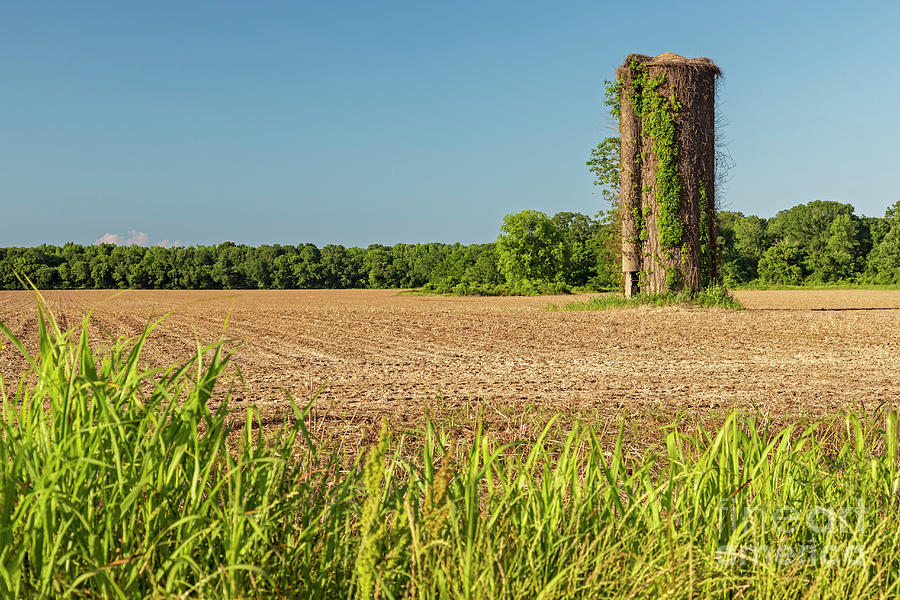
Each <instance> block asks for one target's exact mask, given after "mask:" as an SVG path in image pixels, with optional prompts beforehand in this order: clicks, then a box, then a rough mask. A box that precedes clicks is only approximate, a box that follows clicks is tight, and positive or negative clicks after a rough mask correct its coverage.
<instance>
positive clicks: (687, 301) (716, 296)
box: [547, 285, 744, 310]
mask: <svg viewBox="0 0 900 600" xmlns="http://www.w3.org/2000/svg"><path fill="white" fill-rule="evenodd" d="M637 306H699V307H705V308H725V309H729V310H742V309H743V308H744V307H743V305H741V303H740V302H738V301H737V300H736V299H735V298H734V297H733V296H732V295H731V294H730V293H728V290H727V289H726V288H725V287H724V286H720V285H714V286H710V287H707V288H704V289H702V290H700V291H697V292H691V291H682V292H678V293H675V292H667V293H662V294H637V295H635V296H632V297H631V298H626V297H624V296H621V295H619V294H609V295H605V296H595V297H593V298H591V299H590V300H587V301H585V302H569V303H568V304H564V305H563V306H559V305H556V304H551V305H550V306H548V307H547V310H610V309H614V308H633V307H637Z"/></svg>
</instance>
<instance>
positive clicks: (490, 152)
mask: <svg viewBox="0 0 900 600" xmlns="http://www.w3.org/2000/svg"><path fill="white" fill-rule="evenodd" d="M898 24H900V8H898V4H897V3H896V2H883V3H874V2H873V3H870V2H853V3H851V2H847V3H845V4H843V6H836V5H835V4H834V3H827V2H809V3H795V2H789V3H785V2H741V3H736V2H714V3H712V2H711V3H690V2H671V1H667V2H659V3H654V2H635V3H627V2H614V3H608V4H604V3H598V2H594V3H559V2H515V3H513V2H508V3H499V2H493V3H488V2H477V3H476V2H471V3H467V2H462V3H461V2H453V3H435V2H421V1H416V2H403V3H400V2H359V3H351V2H308V3H302V2H300V3H297V2H286V3H271V2H210V3H204V2H143V3H134V2H120V1H117V2H78V3H75V2H20V3H11V2H7V3H4V5H3V6H2V8H0V82H2V83H0V246H8V245H34V244H39V243H41V242H48V243H63V242H66V241H69V240H72V241H76V242H82V243H91V242H93V241H94V240H96V239H98V238H100V237H101V236H103V235H104V234H113V235H117V236H119V238H120V239H123V240H124V239H127V238H128V237H132V236H136V237H135V238H134V239H139V240H142V241H144V240H145V241H146V243H150V244H153V243H158V242H160V241H163V240H168V241H170V242H171V241H174V240H179V241H181V242H182V243H185V244H194V243H217V242H220V241H223V240H233V241H236V242H243V243H249V244H254V245H255V244H262V243H298V242H305V241H312V242H314V243H317V244H319V245H321V244H325V243H329V242H330V243H343V244H346V245H351V244H352V245H367V244H369V243H373V242H379V243H395V242H420V241H447V242H451V241H462V242H484V241H490V240H493V239H495V237H496V235H497V233H498V229H499V224H500V220H501V218H502V217H503V215H504V214H506V213H510V212H517V211H519V210H522V209H525V208H533V209H538V210H543V211H545V212H547V213H551V214H552V213H555V212H558V211H562V210H572V211H578V212H583V213H587V214H594V213H596V212H597V211H598V209H600V208H602V206H601V204H600V198H599V196H598V195H596V194H594V189H593V186H592V185H591V177H590V175H589V174H588V172H587V170H586V167H585V166H584V161H585V160H586V158H587V156H588V154H589V152H590V149H591V147H592V146H594V145H595V144H596V143H597V142H598V141H599V139H600V138H602V137H605V136H607V135H610V134H611V132H612V124H611V121H610V120H609V118H608V117H607V116H606V114H605V113H604V107H603V104H602V101H603V80H604V79H608V78H611V77H612V75H613V71H614V70H615V67H616V66H617V65H618V64H619V63H620V62H621V61H622V59H623V58H624V57H625V56H626V55H627V54H629V53H631V52H640V53H644V54H658V53H660V52H664V51H672V52H676V53H679V54H683V55H686V56H709V57H711V58H712V59H713V60H715V61H716V62H717V63H719V65H720V66H721V67H722V69H723V70H724V72H725V78H724V81H723V82H722V87H721V91H720V96H719V106H718V108H719V113H720V114H721V115H723V116H724V117H725V119H726V120H727V123H728V126H727V128H726V130H725V132H724V133H725V137H726V138H727V139H728V140H729V150H730V152H731V155H732V157H733V158H734V161H735V163H736V164H735V167H734V169H733V170H732V173H731V181H730V183H729V185H728V187H727V189H726V190H725V198H724V200H725V206H726V208H730V209H732V210H740V211H743V212H745V213H755V214H759V215H762V216H771V215H773V214H775V213H776V212H777V211H778V210H780V209H782V208H787V207H789V206H792V205H794V204H798V203H801V202H808V201H810V200H814V199H823V200H837V201H841V202H850V203H852V204H853V205H854V206H856V208H857V212H858V213H861V214H868V215H881V214H883V212H884V209H885V207H886V206H887V205H888V204H891V203H893V202H895V201H897V200H900V189H898V184H897V174H898V173H900V111H898V108H897V103H898V99H900V68H898V59H900V35H898V34H897V26H898ZM129 232H132V233H129ZM141 234H144V235H141Z"/></svg>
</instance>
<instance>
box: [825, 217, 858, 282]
mask: <svg viewBox="0 0 900 600" xmlns="http://www.w3.org/2000/svg"><path fill="white" fill-rule="evenodd" d="M859 229H860V227H859V224H858V222H857V220H855V219H853V218H852V217H851V215H848V214H846V213H845V214H841V215H838V216H837V217H835V219H834V220H833V221H832V222H831V225H830V226H829V228H828V233H829V235H828V241H827V242H826V243H825V251H824V252H823V254H822V257H821V259H820V260H819V261H818V276H819V278H820V279H821V281H823V282H833V281H842V280H848V279H851V278H853V276H854V275H855V274H856V273H857V272H858V271H859V265H858V261H859V259H860V257H859V253H858V249H859Z"/></svg>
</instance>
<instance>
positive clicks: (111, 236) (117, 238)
mask: <svg viewBox="0 0 900 600" xmlns="http://www.w3.org/2000/svg"><path fill="white" fill-rule="evenodd" d="M94 243H95V244H115V245H117V246H118V245H119V244H121V243H122V236H121V235H119V234H118V233H104V234H103V235H102V236H100V237H98V238H97V239H96V240H94Z"/></svg>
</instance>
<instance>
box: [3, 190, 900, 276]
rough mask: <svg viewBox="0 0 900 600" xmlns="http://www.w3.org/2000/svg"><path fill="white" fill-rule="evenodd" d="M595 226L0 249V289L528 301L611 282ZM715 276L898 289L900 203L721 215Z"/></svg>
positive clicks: (609, 229)
mask: <svg viewBox="0 0 900 600" xmlns="http://www.w3.org/2000/svg"><path fill="white" fill-rule="evenodd" d="M614 229H615V226H614V225H613V219H612V218H611V215H610V214H609V213H607V212H601V213H600V214H598V215H597V216H596V217H588V216H586V215H582V214H578V213H569V212H563V213H559V214H557V215H554V216H552V217H550V216H548V215H545V214H544V213H541V212H538V211H532V210H526V211H522V212H520V213H516V214H512V215H507V216H506V217H505V218H504V220H503V224H502V226H501V233H500V236H499V237H498V239H497V241H496V242H493V243H488V244H472V245H463V244H441V243H431V244H396V245H394V246H382V245H379V244H373V245H371V246H369V247H367V248H356V247H350V248H345V247H344V246H340V245H334V244H329V245H326V246H324V247H322V248H317V247H316V246H315V245H313V244H301V245H297V246H290V245H266V246H258V247H251V246H245V245H237V244H234V243H232V242H225V243H223V244H219V245H217V246H190V247H175V248H163V247H158V246H154V247H143V246H115V245H112V244H99V245H91V246H83V245H79V244H74V243H68V244H66V245H64V246H50V245H41V246H38V247H35V248H2V249H0V288H3V289H22V287H23V286H22V283H21V282H20V281H19V279H18V278H17V276H16V274H17V273H18V274H22V275H24V276H26V277H27V278H28V279H30V280H31V281H32V282H34V284H35V285H36V286H37V287H38V288H41V289H86V288H98V289H108V288H137V289H248V288H250V289H297V288H327V289H334V288H419V287H424V288H425V289H426V290H430V291H436V292H453V293H459V294H532V293H546V292H566V291H570V290H571V289H573V288H580V289H590V290H603V289H614V288H616V287H618V286H619V285H620V281H621V273H620V271H621V266H620V255H619V252H618V243H619V242H618V240H619V235H618V232H616V231H615V230H614ZM718 244H719V247H720V251H721V253H720V257H721V260H720V274H721V275H722V278H723V280H724V283H725V284H726V285H728V286H736V285H746V284H750V285H752V284H755V283H758V284H764V285H771V284H774V285H800V284H806V283H814V284H828V283H841V282H846V283H875V284H900V202H897V203H895V204H894V205H893V206H891V207H890V208H888V209H887V211H886V212H885V215H884V217H861V216H857V215H856V214H854V208H853V206H851V205H850V204H841V203H838V202H828V201H819V200H817V201H814V202H810V203H808V204H800V205H797V206H795V207H793V208H790V209H788V210H783V211H781V212H779V213H778V214H777V215H776V216H775V217H773V218H770V219H764V218H760V217H756V216H753V215H749V216H747V215H744V214H742V213H739V212H732V211H723V212H720V213H719V231H718Z"/></svg>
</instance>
